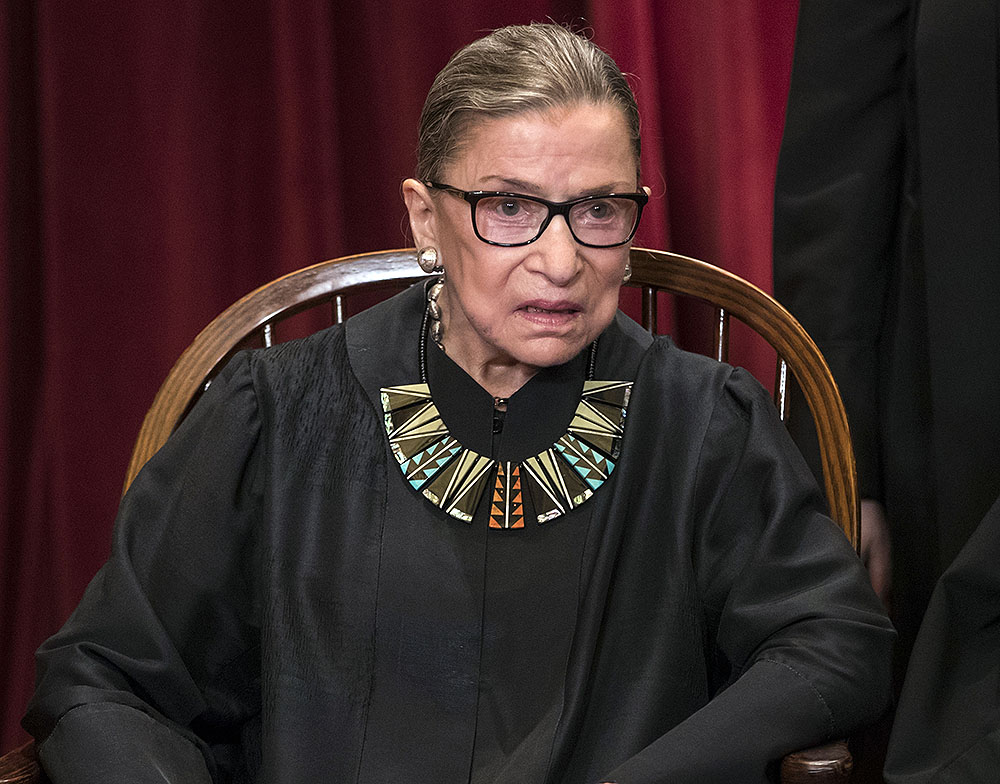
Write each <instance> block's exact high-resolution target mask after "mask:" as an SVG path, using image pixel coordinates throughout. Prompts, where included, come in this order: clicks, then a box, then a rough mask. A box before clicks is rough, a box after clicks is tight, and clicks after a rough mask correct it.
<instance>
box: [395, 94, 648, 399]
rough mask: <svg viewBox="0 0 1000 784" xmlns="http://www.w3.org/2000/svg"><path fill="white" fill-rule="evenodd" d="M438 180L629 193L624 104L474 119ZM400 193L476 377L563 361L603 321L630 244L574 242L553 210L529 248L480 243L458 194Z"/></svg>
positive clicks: (450, 348) (543, 193)
mask: <svg viewBox="0 0 1000 784" xmlns="http://www.w3.org/2000/svg"><path fill="white" fill-rule="evenodd" d="M441 179H442V181H443V182H444V183H446V184H448V185H451V186H454V187H456V188H459V189H461V190H466V191H477V190H494V191H508V192H513V193H521V194H526V195H531V196H539V197H542V198H544V199H548V200H550V201H556V202H559V201H567V200H569V199H574V198H578V197H581V196H587V195H591V194H605V193H612V192H618V193H623V192H624V193H630V192H634V191H636V190H637V183H636V161H635V159H634V156H633V153H632V147H631V145H630V143H629V136H628V131H627V128H626V125H625V119H624V117H623V115H622V112H621V111H620V110H618V109H615V108H613V107H610V106H604V105H595V104H590V103H584V104H578V105H574V106H571V107H567V108H560V109H553V110H549V111H546V112H543V113H534V112H532V113H525V114H522V115H514V116H511V117H504V118H498V119H491V120H487V121H484V122H481V123H479V124H473V125H472V127H471V128H470V130H469V132H468V135H467V138H466V139H465V140H464V144H463V145H462V146H461V148H460V150H459V153H458V156H457V158H456V160H455V161H454V162H453V163H451V164H450V165H449V166H447V167H446V168H445V170H444V171H443V172H442V177H441ZM403 192H404V198H405V199H406V204H407V209H408V211H409V215H410V223H411V227H412V229H413V234H414V239H415V241H416V243H417V246H418V247H425V246H432V247H435V248H437V250H438V254H439V258H440V260H441V263H442V264H443V265H444V269H445V276H446V281H447V282H446V284H445V287H444V291H443V292H442V294H441V299H440V300H439V301H440V303H441V306H442V311H443V316H442V327H443V329H444V346H445V349H446V351H447V352H448V354H449V356H451V357H452V359H453V360H455V361H456V362H457V363H458V364H459V365H460V366H462V367H463V368H464V369H465V370H466V372H468V373H469V374H470V375H472V376H473V378H476V379H477V380H479V381H480V383H483V379H484V378H485V377H490V376H491V375H494V376H495V374H496V373H500V374H501V375H502V374H507V375H509V376H511V377H512V378H513V377H516V376H521V382H520V383H523V381H524V380H526V379H527V378H530V376H531V375H532V374H533V373H534V372H536V371H537V370H538V369H539V368H542V367H547V366H551V365H558V364H562V363H564V362H566V361H568V360H570V359H572V358H573V357H574V356H576V355H577V354H578V353H579V352H580V351H581V350H582V349H583V348H584V347H585V346H587V345H588V344H589V343H591V342H592V341H593V340H594V339H595V338H596V337H597V336H598V335H599V334H600V333H601V332H602V331H603V330H604V328H605V327H606V326H607V325H608V324H609V323H610V322H611V319H612V318H613V317H614V314H615V310H616V308H617V305H618V289H619V286H620V285H621V282H622V274H623V272H624V269H625V266H626V262H627V260H628V251H629V249H628V245H624V246H620V247H615V248H589V247H585V246H583V245H580V244H579V243H578V242H576V240H575V239H574V238H573V236H572V234H571V233H570V231H569V227H568V226H567V224H566V221H565V218H563V217H562V216H557V217H554V218H553V219H552V221H551V223H550V224H549V225H548V227H547V228H546V229H545V231H544V233H543V234H542V236H541V237H539V238H538V239H537V240H536V241H535V242H533V243H531V244H530V245H523V246H520V247H506V248H505V247H498V246H494V245H488V244H487V243H485V242H483V241H482V240H480V239H479V238H478V237H476V234H475V232H474V231H473V226H472V219H471V215H470V207H469V204H468V203H467V202H465V201H464V200H463V199H461V198H460V197H457V196H455V195H453V194H451V193H448V192H444V191H440V190H436V189H428V188H427V187H426V186H424V185H423V184H422V183H419V182H417V181H415V180H407V181H406V182H404V183H403ZM484 386H487V388H488V389H489V388H490V386H489V385H487V384H484ZM515 388H516V386H515ZM494 394H496V393H495V392H494Z"/></svg>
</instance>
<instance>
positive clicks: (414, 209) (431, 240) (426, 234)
mask: <svg viewBox="0 0 1000 784" xmlns="http://www.w3.org/2000/svg"><path fill="white" fill-rule="evenodd" d="M403 201H404V202H405V203H406V212H407V213H408V214H409V216H410V231H411V232H413V244H414V245H415V246H416V247H418V248H426V247H437V235H438V232H437V210H436V206H435V204H434V200H433V199H432V198H431V192H430V189H429V188H428V187H427V186H426V185H424V184H423V183H422V182H420V181H418V180H414V179H413V178H412V177H409V178H407V179H405V180H403Z"/></svg>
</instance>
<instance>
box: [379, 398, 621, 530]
mask: <svg viewBox="0 0 1000 784" xmlns="http://www.w3.org/2000/svg"><path fill="white" fill-rule="evenodd" d="M631 391H632V382H630V381H629V382H626V381H585V382H584V385H583V394H582V395H581V397H580V402H579V404H578V405H577V407H576V411H575V412H574V414H573V417H572V419H571V420H570V424H569V427H568V428H567V429H566V432H565V433H564V434H563V435H562V437H561V438H559V439H558V440H557V441H556V442H555V443H554V444H553V445H552V446H550V447H549V448H548V449H545V450H543V451H542V452H539V453H538V454H536V455H533V456H532V457H528V458H526V459H524V460H521V461H519V462H505V461H497V460H494V459H492V458H489V457H486V456H484V455H481V454H479V453H478V452H474V451H473V450H471V449H466V448H465V447H464V446H462V444H461V443H459V442H458V440H457V439H456V438H454V437H453V436H452V435H451V433H450V432H449V431H448V428H447V426H446V425H445V423H444V420H442V419H441V415H440V413H439V412H438V410H437V406H436V405H435V404H434V400H433V399H432V398H431V393H430V387H429V386H428V385H427V384H408V385H405V386H398V387H386V388H383V389H382V390H381V399H382V410H383V412H384V413H385V429H386V433H387V434H388V436H389V445H390V446H391V448H392V453H393V455H395V457H396V461H397V462H398V463H399V467H400V469H401V470H402V472H403V476H405V477H406V480H407V482H409V484H410V485H411V486H412V487H413V489H414V490H416V491H417V492H419V493H421V494H422V495H423V496H424V497H425V498H426V499H427V500H429V501H430V502H431V503H433V504H434V505H435V506H438V507H440V508H441V509H443V510H444V511H445V512H447V513H448V514H450V515H451V516H452V517H456V518H458V519H459V520H463V521H465V522H472V516H473V514H474V512H475V510H476V508H477V507H478V505H479V502H480V500H481V499H482V497H483V493H484V492H486V490H487V488H491V490H492V493H493V497H492V500H491V503H490V527H491V528H523V527H524V517H525V510H524V506H525V504H524V500H525V499H524V494H525V492H527V493H528V494H529V496H530V500H531V505H532V508H533V509H534V511H535V519H536V520H537V522H539V523H545V522H548V521H549V520H552V519H554V518H556V517H559V516H560V515H563V514H565V513H566V512H568V511H569V510H570V509H573V508H575V507H577V506H579V505H580V504H582V503H584V502H585V501H586V500H587V499H589V498H590V497H591V496H592V495H593V494H594V491H595V490H597V489H598V488H599V487H600V486H601V485H602V484H604V482H605V481H606V480H607V479H608V477H609V476H611V472H612V471H614V469H615V464H616V462H617V460H618V457H619V454H620V451H621V439H622V435H623V433H624V428H625V416H626V413H627V411H628V401H629V396H630V394H631Z"/></svg>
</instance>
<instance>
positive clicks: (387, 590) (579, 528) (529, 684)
mask: <svg viewBox="0 0 1000 784" xmlns="http://www.w3.org/2000/svg"><path fill="white" fill-rule="evenodd" d="M638 169H639V118H638V114H637V110H636V104H635V100H634V98H633V96H632V93H631V90H630V89H629V86H628V84H627V82H626V80H625V78H624V77H623V76H622V74H621V72H620V71H619V69H618V68H617V67H616V66H615V64H614V63H613V62H612V60H611V59H610V58H609V57H608V56H607V55H606V54H604V53H603V52H602V51H600V50H599V49H598V48H597V47H595V46H594V45H593V44H592V43H590V42H589V41H587V40H585V39H584V38H582V37H580V36H577V35H575V34H573V33H571V32H568V31H567V30H564V29H562V28H560V27H558V26H553V25H531V26H527V27H513V28H507V29H503V30H499V31H497V32H495V33H493V34H492V35H489V36H487V37H486V38H484V39H482V40H479V41H477V42H475V43H473V44H472V45H470V46H469V47H467V48H465V49H463V50H462V51H460V52H459V53H458V54H456V55H455V56H454V58H453V59H452V60H451V62H450V63H449V64H448V65H447V66H446V67H445V69H444V70H443V71H442V72H441V74H440V75H439V76H438V78H437V80H436V81H435V83H434V85H433V87H432V88H431V92H430V95H429V97H428V99H427V102H426V105H425V107H424V112H423V116H422V118H421V129H420V146H419V167H418V172H417V177H416V178H414V179H408V180H406V181H405V182H404V183H403V196H404V198H405V201H406V208H407V210H408V213H409V217H410V225H411V228H412V231H413V236H414V238H415V240H416V242H417V245H418V247H419V248H420V254H419V255H420V259H421V263H422V265H424V266H425V268H426V269H427V270H428V271H429V272H433V273H437V276H436V277H434V278H431V279H429V281H428V285H426V286H417V287H413V288H412V289H410V290H409V291H406V292H404V293H403V294H401V295H399V296H397V297H395V298H393V299H392V300H389V301H388V302H386V303H383V304H381V305H379V306H376V307H374V308H372V309H370V310H368V311H366V312H365V313H362V314H361V315H359V316H356V317H354V318H353V319H351V320H349V321H348V322H347V324H346V325H345V326H343V327H334V328H332V329H330V330H327V331H324V332H321V333H319V334H316V335H314V336H312V337H309V338H306V339H304V340H302V341H297V342H292V343H288V344H284V345H281V346H278V347H276V348H273V349H269V350H265V351H259V352H249V353H244V354H241V355H239V356H238V357H237V358H236V359H234V360H233V362H232V363H231V364H230V365H229V366H228V368H227V369H226V370H225V371H224V372H223V374H222V375H221V376H220V377H219V378H218V379H217V380H216V381H215V383H214V384H213V385H212V387H211V389H209V391H208V393H207V394H206V395H205V397H204V398H203V399H202V401H201V402H200V403H199V405H198V406H197V408H196V409H195V410H194V411H193V412H192V414H191V415H190V416H189V417H188V418H187V420H186V421H185V422H184V424H183V425H182V426H181V428H180V429H179V430H178V431H177V433H176V434H175V435H174V436H173V437H172V438H171V439H170V441H169V443H168V444H167V445H166V446H165V447H164V448H163V449H162V450H161V451H160V453H159V454H157V455H156V456H155V457H154V458H153V459H152V460H151V461H150V463H149V464H148V465H147V466H146V468H145V469H144V470H143V472H142V473H141V474H140V476H139V477H138V479H137V480H136V481H135V483H134V485H133V486H132V488H131V490H130V491H129V493H128V494H127V496H126V497H125V499H124V501H123V503H122V507H121V512H120V516H119V519H118V522H117V525H116V533H115V543H114V550H113V554H112V557H111V559H110V560H109V562H108V563H107V565H106V566H105V567H104V568H103V569H102V570H101V572H100V573H99V574H98V576H97V577H96V578H95V580H94V582H93V584H92V585H91V586H90V588H89V589H88V591H87V594H86V596H85V597H84V599H83V601H82V603H81V605H80V607H79V609H78V610H77V611H76V613H75V614H74V616H73V617H72V618H71V619H70V621H69V622H68V623H67V624H66V626H65V627H64V628H63V629H62V630H61V631H60V632H59V633H58V634H57V635H56V636H55V637H53V638H52V639H51V640H49V641H48V642H47V643H46V644H45V645H44V646H43V648H42V650H41V651H40V653H39V659H38V662H39V677H38V687H37V692H36V695H35V697H34V700H33V702H32V704H31V707H30V712H29V714H28V717H27V719H26V726H27V727H28V728H29V729H30V731H31V732H32V733H33V734H34V735H35V737H36V738H38V740H39V741H41V744H40V753H41V758H42V761H43V763H44V765H45V767H46V769H47V770H48V771H49V773H50V775H51V776H52V778H53V779H54V780H55V781H56V782H60V781H71V782H81V781H89V780H98V777H99V780H100V781H104V782H107V781H121V782H130V784H131V783H134V782H146V781H184V782H194V781H208V780H213V781H238V782H247V781H253V782H265V781H266V782H283V783H284V784H288V783H289V782H313V781H333V782H365V783H366V784H367V783H368V782H475V783H476V784H480V783H482V784H486V783H487V782H489V783H499V782H518V783H522V782H539V784H541V783H542V782H566V783H567V784H568V783H570V782H573V783H577V782H578V783H579V784H592V783H593V782H609V781H613V782H621V784H644V783H650V784H651V783H652V782H662V781H670V782H681V781H696V782H700V783H703V782H706V781H715V780H719V781H727V782H754V781H764V780H766V776H767V769H768V766H769V763H770V762H771V761H773V760H774V759H776V758H778V757H779V756H781V755H782V754H784V753H786V752H788V751H791V750H794V749H796V748H799V747H803V746H806V745H808V744H811V743H814V742H818V741H822V740H825V739H828V738H831V737H834V736H837V735H842V734H844V733H848V732H850V731H851V730H852V729H854V728H855V727H857V726H858V725H859V724H861V723H863V722H865V721H867V720H870V719H872V718H873V717H875V716H876V715H877V714H878V713H879V712H880V711H881V710H882V709H883V707H884V706H885V704H886V700H887V678H888V675H887V666H888V653H889V647H890V645H891V640H892V631H891V628H890V626H889V624H888V622H887V621H886V619H885V617H884V615H883V614H882V612H881V610H880V608H879V603H878V602H877V601H876V599H875V598H874V595H873V594H872V592H871V590H870V588H869V587H868V585H867V580H866V577H865V574H864V571H863V569H862V568H861V566H860V564H859V562H858V560H857V558H856V557H855V555H854V553H853V551H852V550H851V548H850V546H849V545H848V543H847V541H846V540H845V538H844V537H843V535H842V534H841V533H840V531H839V530H838V529H837V528H836V527H835V526H834V525H833V524H832V523H831V522H830V520H828V519H827V518H826V517H824V516H823V514H822V513H821V511H820V507H821V499H820V498H819V497H818V491H817V489H816V487H815V485H814V483H813V481H812V480H811V478H810V474H809V472H808V469H806V468H805V467H804V465H803V463H802V461H801V460H800V458H799V456H798V455H797V453H796V452H795V451H794V448H793V447H792V446H790V442H789V441H788V439H787V437H786V436H785V434H784V432H783V429H782V427H781V425H780V424H779V423H778V422H777V421H776V418H775V416H774V414H773V411H772V407H771V405H770V402H769V401H768V399H767V397H766V395H765V394H764V393H763V392H762V391H761V390H760V389H759V387H758V386H757V385H756V384H755V383H754V382H753V381H752V380H751V379H750V378H749V377H748V376H747V375H745V374H744V373H742V372H740V371H736V370H733V369H732V368H731V367H728V366H726V365H722V364H718V363H716V362H714V361H711V360H708V359H705V358H702V357H698V356H693V355H689V354H686V353H684V352H682V351H680V350H678V349H677V348H676V347H674V345H673V344H672V343H671V342H670V341H669V340H668V339H666V338H660V339H654V338H652V337H650V336H649V335H647V334H646V333H645V332H644V331H642V330H641V329H640V328H639V327H638V326H637V325H635V324H634V323H632V322H630V321H629V320H628V319H627V318H625V317H624V316H622V315H621V314H619V313H617V312H616V306H617V301H618V289H619V286H620V284H621V282H622V281H623V280H626V279H627V278H628V276H629V268H628V249H629V243H630V242H631V240H632V237H633V235H634V233H635V230H636V227H637V225H638V223H639V218H640V215H641V214H642V208H643V205H644V204H645V203H646V200H647V191H645V190H644V189H643V188H642V187H640V181H639V172H638ZM626 414H627V420H626ZM626 422H627V423H626Z"/></svg>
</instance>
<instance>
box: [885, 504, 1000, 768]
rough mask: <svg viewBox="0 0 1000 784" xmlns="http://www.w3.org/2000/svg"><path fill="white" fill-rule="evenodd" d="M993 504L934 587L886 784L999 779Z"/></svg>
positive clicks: (997, 516)
mask: <svg viewBox="0 0 1000 784" xmlns="http://www.w3.org/2000/svg"><path fill="white" fill-rule="evenodd" d="M998 562H1000V500H998V501H997V502H996V503H995V504H994V505H993V508H992V509H991V510H990V512H989V513H988V514H987V515H986V517H985V518H984V519H983V522H982V523H981V524H980V526H979V527H978V528H977V529H976V531H975V533H973V535H972V537H971V538H970V539H969V541H968V542H967V543H966V545H965V547H963V548H962V552H960V553H959V554H958V557H957V558H956V559H955V560H954V561H953V562H952V564H951V566H949V567H948V570H947V571H946V572H945V573H944V575H942V577H941V579H940V580H939V581H938V584H937V587H936V588H935V589H934V595H933V596H932V597H931V602H930V605H929V606H928V608H927V614H926V615H925V616H924V622H923V624H922V625H921V627H920V634H919V635H918V636H917V643H916V645H915V646H914V648H913V656H912V657H911V658H910V667H909V670H908V671H907V674H906V682H905V683H904V684H903V692H902V694H901V695H900V697H899V707H898V708H897V710H896V721H895V723H894V724H893V727H892V737H891V738H890V739H889V750H888V754H887V756H886V761H885V780H886V781H887V782H889V784H989V783H990V782H995V781H996V780H997V776H998V773H1000V572H998V571H997V563H998Z"/></svg>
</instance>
